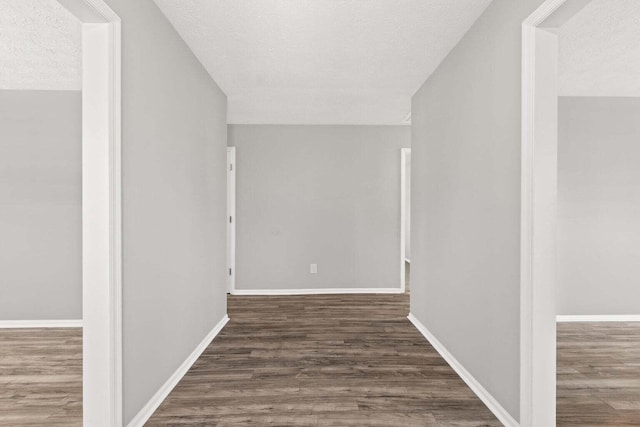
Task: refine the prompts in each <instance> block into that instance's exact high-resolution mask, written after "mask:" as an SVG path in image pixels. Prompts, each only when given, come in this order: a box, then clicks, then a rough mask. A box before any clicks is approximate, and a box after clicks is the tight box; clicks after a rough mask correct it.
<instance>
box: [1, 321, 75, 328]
mask: <svg viewBox="0 0 640 427" xmlns="http://www.w3.org/2000/svg"><path fill="white" fill-rule="evenodd" d="M39 328H82V319H71V320H69V319H63V320H0V329H39Z"/></svg>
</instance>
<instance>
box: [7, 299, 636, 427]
mask: <svg viewBox="0 0 640 427" xmlns="http://www.w3.org/2000/svg"><path fill="white" fill-rule="evenodd" d="M407 311H408V295H407V294H405V295H379V296H374V295H329V296H303V297H230V298H229V313H230V316H231V322H229V324H228V325H227V326H226V327H225V329H224V330H223V331H222V333H221V334H220V335H219V336H218V337H217V338H216V339H215V340H214V342H213V343H212V345H211V346H210V347H209V348H208V349H207V350H206V351H205V353H204V354H203V355H202V357H201V358H200V359H198V361H197V362H196V363H195V364H194V366H193V367H192V369H191V370H190V371H189V373H188V374H187V375H186V376H185V377H184V378H183V380H182V381H181V382H180V384H178V386H177V387H176V388H175V390H174V391H173V392H172V393H171V395H170V396H169V398H168V399H167V400H166V401H165V402H164V403H163V404H162V405H161V407H160V408H159V409H158V411H157V412H156V414H155V415H154V416H153V417H152V419H151V420H150V421H149V422H148V423H147V425H148V426H166V425H171V426H179V425H200V426H235V425H243V426H249V425H251V426H254V425H255V426H264V425H278V426H281V425H296V426H304V425H335V426H365V425H368V426H375V425H378V426H385V427H387V426H497V425H500V424H499V423H498V421H497V420H496V419H495V418H494V417H493V416H492V415H491V414H490V413H489V411H488V410H487V409H486V408H485V407H484V405H483V404H482V403H481V402H480V401H479V400H478V399H477V398H476V397H475V396H474V395H473V393H472V392H471V391H470V390H469V389H468V388H467V387H466V386H465V384H464V383H463V382H462V381H461V380H460V379H459V378H458V377H457V375H456V374H455V373H454V372H453V371H452V370H451V368H449V366H448V365H447V364H446V363H445V362H444V361H443V360H442V359H441V358H440V357H439V356H438V354H437V353H436V352H435V350H433V348H432V347H431V346H430V345H429V344H428V343H427V342H426V341H425V340H424V338H423V337H422V336H421V335H420V334H419V333H418V332H417V331H416V330H415V328H414V327H413V326H412V325H411V324H410V323H409V322H408V321H407V320H406V318H405V316H406V313H407ZM80 425H82V331H81V330H80V329H4V330H0V426H80ZM625 425H627V426H629V425H640V323H603V324H594V323H575V324H571V323H563V324H559V325H558V426H581V427H591V426H625Z"/></svg>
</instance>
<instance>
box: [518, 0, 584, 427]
mask: <svg viewBox="0 0 640 427" xmlns="http://www.w3.org/2000/svg"><path fill="white" fill-rule="evenodd" d="M590 1H591V0H547V1H545V2H544V3H543V4H542V5H541V6H540V7H539V8H538V9H537V10H536V11H535V12H533V14H531V15H530V16H529V17H528V18H527V19H526V20H525V21H524V22H523V23H522V107H521V108H522V142H521V143H522V146H521V149H522V150H521V162H522V163H521V231H520V236H521V239H520V243H521V248H520V257H521V258H520V425H521V426H522V427H551V426H555V423H556V295H555V291H556V283H555V280H556V277H555V266H556V216H557V209H556V206H557V191H558V183H557V166H558V88H557V85H558V68H557V63H558V29H559V28H560V27H561V26H562V25H563V24H564V23H565V22H567V21H568V20H569V19H570V18H571V17H573V16H574V15H575V14H576V13H577V12H578V11H579V10H580V9H582V8H584V7H585V6H586V5H587V4H588V3H589V2H590Z"/></svg>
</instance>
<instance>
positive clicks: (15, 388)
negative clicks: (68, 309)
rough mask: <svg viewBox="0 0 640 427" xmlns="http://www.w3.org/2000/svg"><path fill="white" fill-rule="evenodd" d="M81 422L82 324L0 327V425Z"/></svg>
mask: <svg viewBox="0 0 640 427" xmlns="http://www.w3.org/2000/svg"><path fill="white" fill-rule="evenodd" d="M81 425H82V329H80V328H68V329H67V328H60V329H58V328H56V329H0V426H12V427H18V426H69V427H71V426H81Z"/></svg>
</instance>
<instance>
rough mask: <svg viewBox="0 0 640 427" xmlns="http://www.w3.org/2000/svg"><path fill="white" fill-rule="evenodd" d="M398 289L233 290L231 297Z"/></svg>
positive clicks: (371, 292) (395, 290) (399, 292)
mask: <svg viewBox="0 0 640 427" xmlns="http://www.w3.org/2000/svg"><path fill="white" fill-rule="evenodd" d="M403 292H404V291H402V290H400V289H399V288H316V289H234V291H233V292H232V295H254V296H269V295H328V294H401V293H403Z"/></svg>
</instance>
